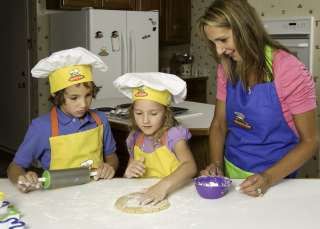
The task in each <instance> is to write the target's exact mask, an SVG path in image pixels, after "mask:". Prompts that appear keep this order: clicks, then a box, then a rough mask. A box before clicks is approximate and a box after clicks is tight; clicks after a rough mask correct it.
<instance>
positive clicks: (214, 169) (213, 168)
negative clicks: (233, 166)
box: [200, 163, 223, 176]
mask: <svg viewBox="0 0 320 229" xmlns="http://www.w3.org/2000/svg"><path fill="white" fill-rule="evenodd" d="M200 174H201V175H202V176H223V169H222V168H221V166H220V165H217V164H216V163H212V164H210V165H208V166H207V167H206V168H205V170H202V171H200Z"/></svg>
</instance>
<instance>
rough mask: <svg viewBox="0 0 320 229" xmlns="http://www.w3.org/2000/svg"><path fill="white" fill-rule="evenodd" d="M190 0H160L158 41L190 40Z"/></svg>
mask: <svg viewBox="0 0 320 229" xmlns="http://www.w3.org/2000/svg"><path fill="white" fill-rule="evenodd" d="M190 21H191V2H190V0H161V9H160V41H161V43H162V44H185V43H189V42H190Z"/></svg>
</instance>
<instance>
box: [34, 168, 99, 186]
mask: <svg viewBox="0 0 320 229" xmlns="http://www.w3.org/2000/svg"><path fill="white" fill-rule="evenodd" d="M96 174H97V173H96V172H90V170H89V169H88V168H85V167H80V168H72V169H60V170H45V171H44V172H43V174H42V177H41V178H38V181H39V182H42V184H43V185H42V186H43V188H44V189H55V188H62V187H67V186H73V185H79V184H85V183H88V182H89V181H90V177H92V176H95V175H96Z"/></svg>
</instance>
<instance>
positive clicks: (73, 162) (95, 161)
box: [49, 107, 103, 170]
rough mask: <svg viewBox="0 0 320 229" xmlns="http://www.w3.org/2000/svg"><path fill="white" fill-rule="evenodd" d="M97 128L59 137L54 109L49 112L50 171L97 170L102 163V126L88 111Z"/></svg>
mask: <svg viewBox="0 0 320 229" xmlns="http://www.w3.org/2000/svg"><path fill="white" fill-rule="evenodd" d="M90 114H91V116H92V118H93V119H94V120H95V121H96V123H97V127H95V128H93V129H90V130H86V131H83V132H79V133H74V134H67V135H61V136H59V125H58V116H57V110H56V107H53V108H52V110H51V127H52V136H51V137H50V139H49V141H50V147H51V161H50V169H51V170H56V169H67V168H76V167H81V166H86V165H90V164H92V165H91V168H98V166H99V165H100V164H101V163H102V162H103V157H102V154H103V153H102V149H103V142H102V141H103V125H102V122H101V119H100V118H99V116H98V115H97V114H96V113H94V112H91V111H90Z"/></svg>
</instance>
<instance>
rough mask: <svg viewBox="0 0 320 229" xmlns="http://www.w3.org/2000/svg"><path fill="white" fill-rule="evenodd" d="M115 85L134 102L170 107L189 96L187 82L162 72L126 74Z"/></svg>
mask: <svg viewBox="0 0 320 229" xmlns="http://www.w3.org/2000/svg"><path fill="white" fill-rule="evenodd" d="M113 85H114V86H115V87H116V88H117V89H118V90H119V91H120V92H121V93H122V94H124V95H125V96H127V97H128V98H130V99H132V100H133V101H135V100H138V99H146V100H152V101H155V102H158V103H160V104H163V105H165V106H169V105H170V104H171V103H172V102H173V103H179V102H182V101H183V100H184V99H185V97H186V95H187V88H186V82H185V81H184V80H182V79H181V78H179V77H178V76H176V75H172V74H167V73H161V72H144V73H126V74H124V75H122V76H120V77H118V78H117V79H116V80H115V81H114V82H113Z"/></svg>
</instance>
